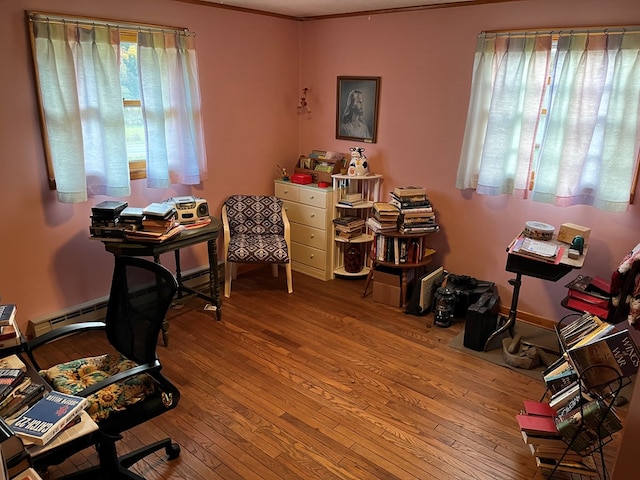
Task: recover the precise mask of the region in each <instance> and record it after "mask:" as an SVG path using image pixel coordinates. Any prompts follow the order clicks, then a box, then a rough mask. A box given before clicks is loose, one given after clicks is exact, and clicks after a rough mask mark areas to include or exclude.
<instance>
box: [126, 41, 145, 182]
mask: <svg viewBox="0 0 640 480" xmlns="http://www.w3.org/2000/svg"><path fill="white" fill-rule="evenodd" d="M120 86H121V87H122V106H123V108H124V129H125V135H126V143H127V160H128V161H129V175H130V177H131V179H132V180H134V179H140V178H145V177H146V176H147V174H146V136H145V133H144V119H143V118H142V102H141V101H140V76H139V75H138V38H137V35H136V33H135V31H121V32H120Z"/></svg>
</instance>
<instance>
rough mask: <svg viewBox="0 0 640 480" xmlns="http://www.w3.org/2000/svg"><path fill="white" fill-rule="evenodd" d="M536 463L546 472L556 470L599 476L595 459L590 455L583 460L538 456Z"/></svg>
mask: <svg viewBox="0 0 640 480" xmlns="http://www.w3.org/2000/svg"><path fill="white" fill-rule="evenodd" d="M536 465H537V466H538V468H540V470H541V471H542V473H545V474H546V473H550V472H551V471H553V470H555V471H556V472H558V471H559V472H569V473H577V474H579V475H584V476H588V477H598V476H599V473H598V470H597V468H596V464H595V461H594V460H593V458H592V457H588V456H587V457H583V459H582V461H575V460H564V459H563V460H558V459H555V458H544V457H536Z"/></svg>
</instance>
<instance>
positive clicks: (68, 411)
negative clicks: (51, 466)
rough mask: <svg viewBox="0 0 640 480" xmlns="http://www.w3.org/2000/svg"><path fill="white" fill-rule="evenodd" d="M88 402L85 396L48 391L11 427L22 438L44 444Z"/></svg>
mask: <svg viewBox="0 0 640 480" xmlns="http://www.w3.org/2000/svg"><path fill="white" fill-rule="evenodd" d="M87 404H88V400H87V399H86V398H82V397H77V396H74V395H67V394H64V393H59V392H49V393H48V394H46V395H45V396H44V397H43V398H41V399H40V400H39V401H38V402H36V403H35V404H34V405H33V406H32V407H31V408H29V409H28V410H27V411H26V412H24V413H23V414H21V415H20V416H18V417H17V418H16V419H15V420H14V421H13V423H12V425H11V428H12V429H13V431H14V432H15V433H16V435H18V436H19V437H20V438H22V439H23V440H25V441H27V442H30V443H34V444H36V445H46V444H47V443H48V442H49V441H51V439H53V437H55V436H56V435H57V434H58V433H60V431H61V430H62V429H63V428H64V427H65V426H66V425H67V424H68V423H69V422H71V421H72V420H73V419H75V418H76V417H77V416H78V415H79V414H80V412H81V411H83V410H84V409H85V408H86V406H87Z"/></svg>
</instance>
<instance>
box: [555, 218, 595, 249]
mask: <svg viewBox="0 0 640 480" xmlns="http://www.w3.org/2000/svg"><path fill="white" fill-rule="evenodd" d="M577 235H580V236H581V237H582V238H584V245H585V247H586V246H587V245H589V235H591V229H590V228H589V227H583V226H582V225H576V224H575V223H563V224H562V225H560V231H559V232H558V240H559V241H561V242H564V243H571V242H572V241H573V238H574V237H575V236H577Z"/></svg>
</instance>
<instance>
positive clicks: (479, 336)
mask: <svg viewBox="0 0 640 480" xmlns="http://www.w3.org/2000/svg"><path fill="white" fill-rule="evenodd" d="M499 311H500V296H499V295H497V294H495V293H493V292H487V293H483V294H482V295H480V298H479V299H478V301H477V302H475V303H474V304H473V305H471V306H470V307H469V309H468V310H467V318H466V320H465V323H464V341H463V345H464V346H465V347H467V348H470V349H472V350H477V351H482V350H484V344H485V343H486V341H487V340H488V339H489V337H490V336H491V334H492V333H493V332H495V331H496V328H497V325H498V313H499Z"/></svg>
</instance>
